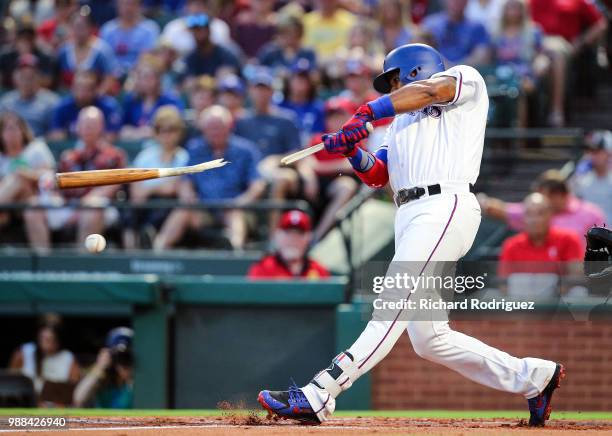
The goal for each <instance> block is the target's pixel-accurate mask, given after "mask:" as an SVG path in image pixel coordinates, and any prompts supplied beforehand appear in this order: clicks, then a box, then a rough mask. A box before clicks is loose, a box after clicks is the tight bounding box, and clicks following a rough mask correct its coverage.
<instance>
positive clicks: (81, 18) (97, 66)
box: [58, 6, 121, 94]
mask: <svg viewBox="0 0 612 436" xmlns="http://www.w3.org/2000/svg"><path fill="white" fill-rule="evenodd" d="M70 32H71V33H70V34H71V38H70V39H69V40H67V41H66V43H65V44H63V45H62V46H61V47H60V49H59V52H58V63H59V70H60V74H61V76H60V85H61V86H62V87H70V86H71V85H72V81H73V80H74V75H75V73H76V72H77V71H91V72H94V73H95V74H96V75H97V76H98V77H99V78H100V80H101V86H100V93H101V94H105V93H107V92H109V91H111V90H112V89H113V87H114V85H115V82H116V78H117V77H119V75H120V72H121V71H120V67H119V64H118V62H117V59H116V58H115V53H114V52H113V50H112V49H111V47H110V46H109V45H108V44H107V43H106V41H104V40H103V39H102V38H99V37H98V36H96V34H95V27H94V23H93V21H92V18H91V15H90V9H89V8H88V7H87V6H83V7H82V8H81V9H79V10H78V11H77V12H76V13H75V14H74V15H73V16H72V19H71V21H70Z"/></svg>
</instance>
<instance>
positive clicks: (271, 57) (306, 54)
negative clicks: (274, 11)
mask: <svg viewBox="0 0 612 436" xmlns="http://www.w3.org/2000/svg"><path fill="white" fill-rule="evenodd" d="M303 36H304V26H303V24H302V21H301V20H300V19H299V18H297V17H294V16H286V17H281V18H280V19H279V22H278V28H277V34H276V38H275V39H274V41H271V42H270V43H268V44H266V45H265V46H263V47H262V48H261V50H260V51H259V56H258V57H259V62H260V63H261V64H262V65H264V66H267V67H269V68H272V69H273V70H274V71H275V72H278V73H280V74H287V73H288V71H289V69H290V68H291V66H292V65H295V64H296V63H297V62H298V60H300V59H305V60H306V61H308V62H310V64H311V65H316V55H315V52H314V51H313V50H312V49H311V48H308V47H304V46H303V44H302V39H303Z"/></svg>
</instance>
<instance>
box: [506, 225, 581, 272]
mask: <svg viewBox="0 0 612 436" xmlns="http://www.w3.org/2000/svg"><path fill="white" fill-rule="evenodd" d="M582 253H583V250H582V244H581V242H580V238H578V236H577V235H576V234H575V233H573V232H571V231H568V230H563V229H559V228H555V227H551V228H550V230H549V231H548V235H547V236H546V238H545V239H544V241H543V242H542V243H541V244H535V243H534V242H533V240H532V239H531V238H530V237H529V235H528V234H527V232H521V233H519V234H518V235H515V236H512V237H511V238H508V239H507V240H506V241H505V242H504V244H503V246H502V251H501V254H500V264H499V274H500V275H501V276H508V275H509V274H512V273H515V272H532V273H544V272H551V273H554V272H558V268H559V264H558V263H557V262H571V261H578V260H581V259H582Z"/></svg>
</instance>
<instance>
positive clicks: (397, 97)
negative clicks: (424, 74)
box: [368, 77, 456, 120]
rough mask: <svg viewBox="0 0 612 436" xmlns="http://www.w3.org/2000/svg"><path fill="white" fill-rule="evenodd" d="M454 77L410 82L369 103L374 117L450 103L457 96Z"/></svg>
mask: <svg viewBox="0 0 612 436" xmlns="http://www.w3.org/2000/svg"><path fill="white" fill-rule="evenodd" d="M455 84H456V79H455V78H454V77H437V78H435V79H428V80H421V81H418V82H414V83H410V84H408V85H405V86H403V87H401V88H400V89H398V90H397V91H394V92H392V93H391V94H389V95H384V96H382V97H380V98H378V99H376V100H374V101H371V102H370V103H368V105H369V106H370V109H372V113H373V115H374V119H375V120H378V119H382V118H388V117H392V116H395V115H398V114H403V113H406V112H414V111H417V110H420V109H423V108H425V107H427V106H431V105H434V104H440V103H448V102H449V101H452V100H453V98H454V97H455Z"/></svg>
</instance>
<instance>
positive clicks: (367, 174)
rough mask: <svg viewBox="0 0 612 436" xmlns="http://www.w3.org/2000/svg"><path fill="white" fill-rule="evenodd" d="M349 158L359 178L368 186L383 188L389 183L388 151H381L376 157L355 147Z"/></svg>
mask: <svg viewBox="0 0 612 436" xmlns="http://www.w3.org/2000/svg"><path fill="white" fill-rule="evenodd" d="M347 157H348V160H349V162H350V164H351V166H352V167H353V169H354V170H355V174H356V175H357V177H359V178H360V179H361V181H362V182H363V183H365V184H366V185H368V186H371V187H372V188H382V187H384V186H385V185H386V184H387V182H388V181H389V172H388V171H387V163H386V157H387V152H386V150H379V151H378V152H377V154H376V155H373V154H372V153H369V152H367V151H365V150H362V149H360V148H359V147H355V149H354V150H353V152H352V154H351V155H349V156H347Z"/></svg>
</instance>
